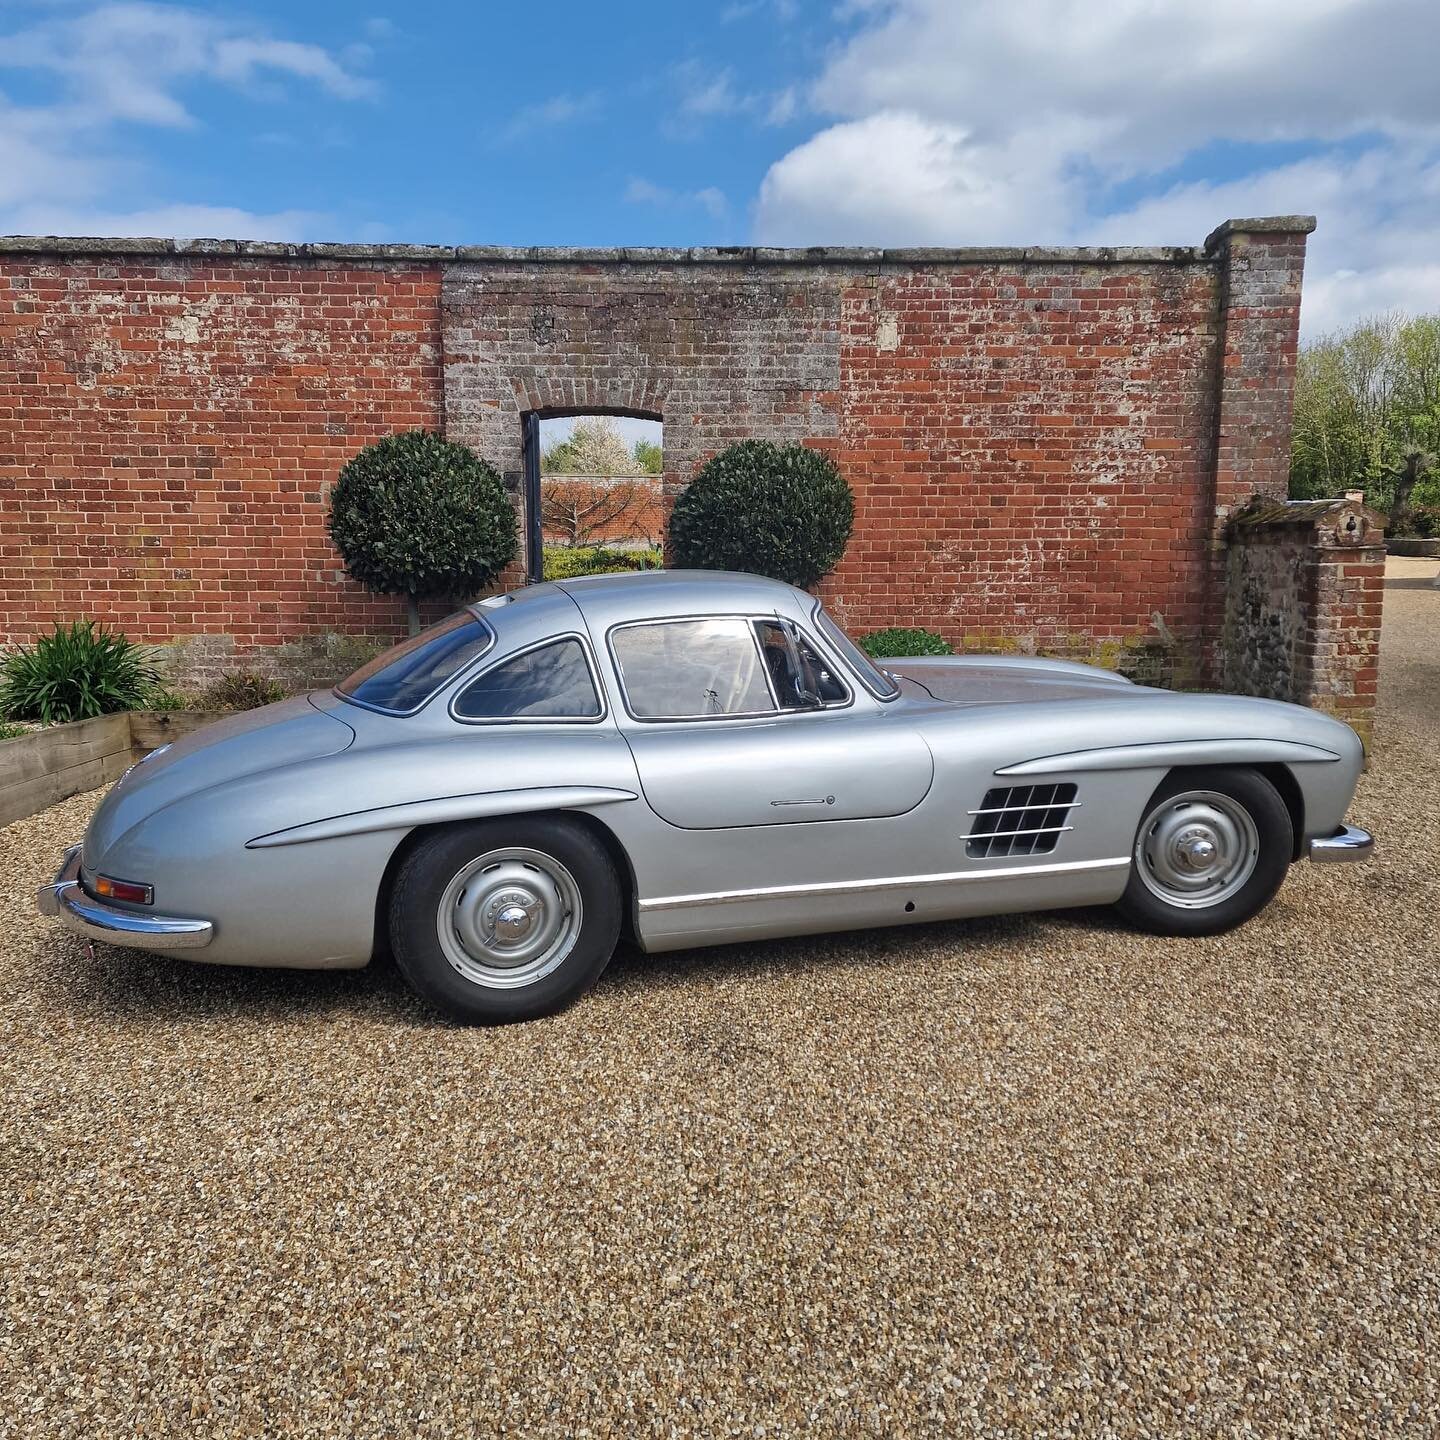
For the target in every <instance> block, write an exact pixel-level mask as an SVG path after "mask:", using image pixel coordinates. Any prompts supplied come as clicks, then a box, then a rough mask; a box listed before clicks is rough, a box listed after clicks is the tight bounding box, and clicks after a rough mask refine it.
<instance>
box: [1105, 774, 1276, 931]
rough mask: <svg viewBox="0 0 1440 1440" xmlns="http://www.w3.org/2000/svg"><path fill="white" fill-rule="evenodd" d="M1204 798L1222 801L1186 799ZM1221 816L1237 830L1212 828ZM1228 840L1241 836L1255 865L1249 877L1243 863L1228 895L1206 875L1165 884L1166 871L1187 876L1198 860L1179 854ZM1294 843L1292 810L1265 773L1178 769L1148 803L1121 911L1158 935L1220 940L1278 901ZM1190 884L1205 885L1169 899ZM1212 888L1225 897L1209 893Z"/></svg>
mask: <svg viewBox="0 0 1440 1440" xmlns="http://www.w3.org/2000/svg"><path fill="white" fill-rule="evenodd" d="M1202 795H1210V796H1214V797H1217V798H1216V799H1215V800H1213V801H1209V802H1207V801H1203V800H1200V799H1191V800H1186V799H1184V798H1182V797H1198V796H1202ZM1167 802H1173V803H1167ZM1217 815H1218V816H1219V817H1221V818H1222V819H1224V820H1225V821H1227V822H1230V823H1232V824H1233V828H1232V829H1230V830H1227V829H1226V827H1225V826H1224V825H1220V826H1216V825H1214V824H1212V823H1211V821H1212V820H1213V817H1215V816H1217ZM1187 816H1189V817H1192V818H1190V819H1187ZM1245 816H1248V821H1249V826H1250V827H1252V828H1253V836H1252V833H1251V829H1247V828H1246V824H1245V821H1244V819H1243V818H1242V817H1245ZM1222 835H1223V836H1225V837H1227V838H1228V837H1230V836H1232V835H1233V836H1235V837H1238V840H1239V842H1240V843H1239V844H1238V845H1236V846H1235V847H1234V850H1235V853H1236V855H1237V856H1241V857H1244V856H1249V857H1251V859H1252V860H1253V863H1252V865H1251V868H1250V869H1249V872H1248V875H1244V866H1243V863H1242V862H1241V861H1239V860H1237V862H1236V869H1235V871H1234V872H1233V876H1232V879H1231V883H1232V884H1233V888H1232V889H1230V890H1229V891H1228V892H1227V891H1226V890H1225V889H1224V882H1223V881H1222V880H1221V879H1219V878H1217V879H1215V880H1214V881H1213V882H1212V881H1210V880H1208V879H1207V878H1206V877H1204V876H1201V875H1197V876H1194V877H1191V876H1189V875H1185V876H1184V878H1183V879H1182V881H1181V882H1180V885H1177V886H1176V887H1175V888H1174V889H1171V887H1170V886H1168V885H1167V884H1166V876H1167V874H1170V873H1176V872H1183V870H1184V869H1185V866H1186V865H1188V864H1189V863H1191V862H1190V861H1189V860H1188V858H1186V857H1185V856H1183V855H1180V854H1178V853H1177V852H1179V851H1182V850H1184V849H1185V847H1186V846H1199V847H1200V852H1199V853H1200V855H1201V856H1202V857H1203V856H1204V849H1203V847H1204V846H1205V845H1206V844H1210V845H1212V847H1213V846H1215V845H1216V844H1217V840H1218V839H1219V837H1220V836H1222ZM1293 845H1294V829H1293V826H1292V824H1291V821H1290V812H1289V811H1288V810H1287V809H1286V808H1285V802H1284V801H1283V800H1282V799H1281V798H1280V795H1279V793H1278V792H1277V791H1276V789H1275V787H1274V786H1273V785H1272V784H1271V783H1270V782H1269V781H1268V780H1267V779H1266V778H1265V777H1264V776H1263V775H1259V774H1257V773H1256V772H1255V771H1253V770H1244V769H1239V768H1216V769H1213V770H1211V769H1193V770H1174V771H1171V773H1170V774H1169V775H1168V776H1166V778H1165V780H1164V782H1163V783H1162V784H1161V785H1160V786H1159V787H1158V788H1157V789H1156V791H1155V793H1154V794H1153V795H1152V796H1151V797H1150V799H1149V801H1147V802H1146V805H1145V810H1144V813H1143V815H1142V816H1141V819H1140V824H1139V826H1138V827H1137V829H1136V832H1135V845H1134V849H1133V850H1132V852H1131V865H1130V883H1129V884H1128V885H1127V886H1126V887H1125V894H1124V895H1123V896H1121V898H1120V900H1119V901H1118V903H1117V905H1116V908H1117V909H1118V910H1119V911H1120V913H1121V914H1122V915H1123V916H1124V917H1125V918H1126V919H1127V920H1128V921H1130V923H1131V924H1132V925H1135V926H1137V927H1138V928H1139V929H1141V930H1149V931H1151V932H1152V933H1154V934H1157V935H1218V934H1220V933H1221V932H1222V931H1225V930H1233V929H1234V928H1235V927H1236V926H1237V925H1243V924H1244V923H1245V922H1246V921H1247V920H1249V919H1251V918H1252V917H1254V916H1255V915H1258V914H1259V913H1260V911H1261V910H1263V909H1264V908H1265V907H1266V906H1267V905H1268V904H1269V903H1270V901H1271V900H1272V899H1273V898H1274V896H1275V892H1276V891H1277V890H1278V889H1279V888H1280V884H1281V882H1282V881H1283V880H1284V879H1285V873H1286V871H1287V870H1288V869H1289V868H1290V859H1291V856H1292V854H1293ZM1219 853H1220V854H1221V856H1222V857H1223V856H1224V853H1225V844H1224V843H1220V844H1219ZM1201 863H1203V859H1202V862H1201ZM1212 863H1218V862H1212ZM1242 875H1244V878H1243V879H1242ZM1184 884H1193V885H1195V886H1197V887H1198V888H1197V890H1196V891H1195V892H1194V893H1193V894H1191V895H1189V896H1188V897H1187V898H1186V900H1185V901H1184V902H1183V903H1182V902H1180V901H1179V900H1177V899H1174V898H1171V899H1167V898H1166V896H1167V893H1169V894H1170V895H1171V896H1176V895H1178V894H1179V890H1180V886H1181V885H1184ZM1212 885H1213V887H1214V893H1215V895H1217V896H1219V898H1211V897H1210V896H1207V894H1206V893H1205V892H1206V889H1207V888H1209V887H1211V886H1212Z"/></svg>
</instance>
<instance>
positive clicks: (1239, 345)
mask: <svg viewBox="0 0 1440 1440" xmlns="http://www.w3.org/2000/svg"><path fill="white" fill-rule="evenodd" d="M1304 228H1305V226H1304V224H1303V223H1302V222H1297V221H1294V220H1293V219H1291V220H1285V221H1282V222H1231V224H1230V225H1228V226H1226V227H1222V230H1221V231H1220V232H1217V235H1216V236H1215V237H1212V240H1211V241H1210V242H1209V243H1208V245H1207V247H1206V248H1204V249H1201V248H1188V249H1175V250H1145V251H1139V250H1134V251H1126V250H1122V251H1083V252H1081V251H1063V252H1061V251H1039V252H1037V251H1021V250H1006V251H1001V250H989V251H969V252H967V251H884V252H881V251H856V250H847V251H837V250H827V251H814V252H783V253H781V252H767V251H740V252H725V251H706V252H663V251H646V252H622V251H614V252H593V251H592V252H574V251H497V250H488V251H483V252H471V251H465V250H461V251H458V252H456V251H431V250H408V249H403V248H400V247H325V246H313V247H300V248H299V249H297V248H295V247H285V246H244V245H236V244H235V243H233V242H202V244H201V245H199V246H197V247H195V248H194V249H192V250H190V251H181V250H179V249H178V247H176V246H174V245H170V244H168V243H157V242H106V245H105V252H106V253H104V254H96V253H94V252H95V248H96V247H95V246H94V244H91V245H90V246H89V248H88V249H87V248H86V245H85V244H84V243H81V242H64V241H62V242H23V241H22V242H18V243H17V242H8V244H7V243H5V242H0V520H3V526H0V644H5V643H7V642H14V641H17V640H22V639H26V638H29V637H30V636H32V635H34V634H35V633H36V632H37V631H38V630H40V629H43V628H45V627H48V626H49V625H50V624H51V623H53V622H54V621H55V620H66V619H70V618H72V617H74V616H77V615H93V616H96V617H98V618H101V619H104V620H107V621H109V622H111V623H113V624H116V625H118V626H120V627H121V628H123V629H124V630H126V631H127V632H128V633H130V634H132V635H134V636H136V637H137V638H140V639H145V640H149V641H157V642H160V641H169V640H173V639H185V638H187V637H191V638H193V642H194V643H193V644H192V645H191V646H190V649H189V652H188V653H189V655H190V657H191V658H190V660H189V661H187V662H186V663H187V664H189V665H190V668H192V669H195V668H201V669H203V668H207V667H208V668H209V669H211V670H213V669H214V668H217V667H218V666H219V665H221V664H222V663H228V662H231V661H235V660H237V659H244V658H247V657H248V658H259V659H260V661H261V663H266V657H267V656H271V655H273V654H274V651H275V647H278V646H282V645H285V644H287V643H289V642H293V641H297V640H299V639H300V638H301V637H304V636H307V635H313V634H315V633H317V632H324V631H339V632H348V633H372V634H392V635H393V634H398V633H399V632H400V631H401V630H402V629H403V606H402V605H401V604H400V603H399V602H398V601H395V600H390V599H380V598H376V597H373V596H370V595H367V594H366V593H365V592H364V591H362V590H361V589H359V588H358V587H357V586H355V585H353V584H352V583H350V582H349V581H348V580H346V579H345V578H344V576H343V573H342V570H341V566H340V563H339V560H338V557H337V556H336V555H335V554H334V552H333V550H332V549H331V547H330V544H329V541H328V538H327V537H326V534H325V512H326V496H327V487H328V485H329V484H330V483H331V482H332V481H333V479H334V477H335V475H336V473H337V472H338V470H339V468H340V466H341V465H342V464H343V463H344V461H345V460H346V459H347V458H348V457H349V456H350V455H351V454H353V453H354V452H355V451H356V450H357V449H359V448H360V446H362V445H363V444H365V443H367V442H368V441H370V440H373V439H375V438H377V437H379V436H381V435H384V434H387V433H390V432H392V431H395V430H399V429H404V428H407V427H410V426H415V425H426V426H443V428H444V429H445V430H446V432H447V433H449V434H450V435H451V436H452V437H454V438H456V439H460V440H463V441H466V442H467V443H470V444H472V445H474V446H475V447H476V448H477V449H478V450H479V451H480V452H481V453H482V454H483V455H484V456H485V457H486V458H487V459H489V460H490V461H491V462H492V463H493V464H495V465H496V466H497V468H499V469H500V470H502V471H503V472H506V473H507V474H508V475H510V476H512V477H515V478H518V471H519V469H520V435H521V416H522V414H523V413H524V412H525V411H527V410H531V409H542V410H552V411H554V410H561V411H564V410H583V409H591V408H598V409H613V410H619V411H630V412H632V413H633V412H640V413H646V414H656V415H660V416H661V417H662V418H663V420H664V422H665V434H664V448H665V478H664V485H665V490H666V493H667V494H669V495H671V496H673V495H674V494H675V493H676V492H677V491H678V490H679V489H680V488H681V487H683V486H684V485H685V484H687V483H688V482H689V480H690V479H691V478H692V476H693V474H694V472H695V470H696V468H698V466H699V465H700V464H702V463H703V462H704V461H705V459H707V458H708V457H709V456H710V455H713V454H714V453H715V452H716V451H718V450H719V449H721V448H723V446H724V445H726V444H728V443H729V442H730V441H732V440H736V439H741V438H747V437H751V436H754V437H760V438H767V439H774V440H779V441H802V442H804V443H807V444H811V445H815V446H817V447H819V448H823V449H825V450H826V451H828V452H829V453H831V454H832V455H834V456H835V457H836V458H837V459H838V460H839V462H840V464H841V467H842V470H843V471H844V473H845V475H846V478H847V479H848V480H849V481H850V483H851V485H852V486H853V487H854V489H855V492H856V499H857V525H856V533H855V538H854V540H853V542H852V545H851V548H850V551H849V553H848V554H847V556H846V558H845V560H844V562H843V563H842V565H841V567H840V569H839V571H838V572H837V574H836V575H835V576H834V577H832V578H831V579H829V580H827V581H826V582H825V585H824V591H825V593H826V595H827V597H828V598H829V599H831V600H832V601H833V602H834V604H835V605H836V607H837V608H838V609H839V610H840V611H841V612H842V613H843V615H844V618H845V619H846V620H847V622H848V623H850V624H851V626H852V627H853V628H855V629H857V630H860V631H864V630H867V629H872V628H879V627H882V626H886V625H896V624H901V625H911V624H913V625H923V626H927V627H929V628H931V629H936V630H939V631H941V632H942V633H943V634H945V635H947V636H948V637H949V638H950V639H952V640H953V641H956V642H957V643H960V644H964V645H967V646H969V647H971V648H994V647H996V646H1000V647H1003V648H1021V649H1032V648H1043V649H1047V650H1052V651H1064V652H1068V653H1074V654H1081V655H1100V656H1101V657H1103V658H1113V657H1114V655H1115V653H1116V647H1117V646H1118V644H1119V643H1120V642H1123V641H1126V640H1133V639H1135V638H1137V637H1139V636H1142V635H1144V634H1145V633H1146V632H1147V631H1150V629H1151V626H1152V616H1154V615H1157V614H1158V615H1159V616H1160V617H1161V620H1162V623H1163V625H1164V627H1165V628H1166V630H1167V632H1169V633H1171V634H1173V635H1174V636H1176V637H1178V639H1179V642H1180V644H1181V645H1182V646H1183V647H1189V648H1190V649H1191V650H1192V651H1193V652H1194V653H1195V654H1197V655H1198V654H1199V653H1200V652H1201V651H1202V650H1208V649H1210V648H1212V642H1213V641H1214V639H1215V637H1216V635H1217V633H1218V630H1219V626H1220V619H1221V613H1220V610H1219V608H1217V605H1216V603H1215V597H1216V595H1217V594H1218V591H1219V587H1218V585H1217V583H1216V571H1215V568H1214V562H1213V546H1214V544H1215V543H1216V542H1215V537H1216V534H1217V528H1216V527H1217V521H1218V519H1219V518H1222V514H1223V512H1226V511H1227V509H1228V507H1230V506H1231V505H1233V503H1235V502H1236V500H1237V497H1241V496H1242V492H1244V493H1248V489H1249V488H1251V487H1259V488H1263V489H1266V490H1268V491H1271V492H1273V491H1274V488H1275V486H1276V485H1277V484H1279V485H1283V467H1282V462H1283V446H1284V437H1285V435H1286V434H1288V424H1289V403H1290V397H1289V386H1290V380H1291V376H1292V374H1293V363H1294V332H1295V319H1296V315H1297V314H1298V300H1299V276H1300V267H1301V263H1302V260H1303V249H1304V239H1303V230H1304ZM27 247H28V253H27ZM1242 262H1243V264H1242ZM252 651H254V652H255V655H254V656H249V652H252ZM197 656H199V657H200V660H196V658H195V657H197ZM202 662H203V663H202Z"/></svg>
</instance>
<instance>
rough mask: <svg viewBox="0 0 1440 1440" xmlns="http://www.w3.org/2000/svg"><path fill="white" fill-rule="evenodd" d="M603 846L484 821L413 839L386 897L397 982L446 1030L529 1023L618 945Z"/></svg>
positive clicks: (564, 823)
mask: <svg viewBox="0 0 1440 1440" xmlns="http://www.w3.org/2000/svg"><path fill="white" fill-rule="evenodd" d="M620 916H621V896H620V883H619V879H618V877H617V876H616V874H615V866H614V865H613V863H612V862H611V859H610V856H609V854H608V853H607V852H606V850H605V847H604V846H603V845H602V844H601V843H600V842H599V841H598V840H597V839H596V838H595V837H594V836H593V835H591V834H590V832H589V831H588V830H586V829H584V828H583V827H582V826H580V825H578V824H576V823H575V822H574V821H569V820H564V819H559V818H555V817H552V816H545V815H537V816H520V817H517V818H515V819H513V820H482V821H475V822H472V823H470V824H465V825H457V826H451V827H448V828H446V829H444V830H437V831H435V832H433V833H431V834H428V835H426V836H424V837H422V838H421V840H420V841H419V842H418V843H417V844H416V845H415V846H414V848H413V849H412V850H411V851H410V852H409V854H408V855H406V856H405V858H404V860H402V861H401V864H400V868H399V870H398V871H397V872H396V875H395V884H394V888H393V889H392V891H391V897H390V943H391V946H392V948H393V949H394V952H395V962H396V964H397V965H398V966H399V968H400V972H401V974H403V975H404V976H405V978H406V979H407V980H408V981H409V982H410V984H411V985H412V986H414V988H415V989H416V990H417V991H419V993H420V994H421V995H423V996H424V997H425V998H426V999H427V1000H429V1001H431V1003H432V1004H434V1005H435V1006H436V1007H437V1008H438V1009H440V1010H442V1011H443V1012H444V1013H445V1014H446V1015H448V1016H449V1017H450V1018H451V1019H454V1020H459V1021H462V1022H466V1023H474V1022H500V1021H507V1020H529V1019H533V1018H534V1017H536V1016H539V1015H548V1014H551V1013H553V1012H554V1011H556V1010H559V1009H562V1008H563V1007H564V1006H566V1005H568V1004H570V1002H571V1001H572V1000H574V999H575V998H576V997H577V996H579V995H581V994H583V993H584V992H585V991H586V990H588V989H589V988H590V986H591V985H593V984H594V983H595V981H596V980H597V979H598V978H599V976H600V973H601V971H603V970H604V968H605V966H606V964H607V963H608V962H609V960H610V956H611V955H612V954H613V953H614V950H615V942H616V940H617V939H618V937H619V934H620Z"/></svg>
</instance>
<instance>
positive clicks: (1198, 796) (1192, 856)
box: [1135, 790, 1260, 910]
mask: <svg viewBox="0 0 1440 1440" xmlns="http://www.w3.org/2000/svg"><path fill="white" fill-rule="evenodd" d="M1259 858H1260V831H1259V829H1258V828H1257V827H1256V824H1255V821H1254V818H1253V817H1252V816H1251V814H1250V812H1249V811H1248V810H1247V809H1246V808H1245V807H1244V806H1243V805H1242V804H1241V803H1240V802H1239V801H1238V800H1235V799H1233V798H1232V797H1231V796H1229V795H1221V794H1219V793H1218V792H1217V791H1214V790H1187V791H1185V792H1184V794H1181V795H1171V796H1169V797H1168V798H1166V799H1164V800H1162V801H1161V802H1160V803H1159V804H1158V805H1156V806H1155V808H1154V809H1153V810H1151V811H1150V813H1149V814H1148V815H1147V816H1146V817H1145V819H1144V822H1143V823H1142V824H1141V826H1140V833H1139V834H1138V835H1137V836H1136V839H1135V868H1136V870H1137V871H1138V872H1139V875H1140V879H1141V880H1142V881H1143V882H1144V885H1145V888H1146V889H1147V890H1149V891H1150V893H1151V894H1152V895H1155V896H1157V897H1158V898H1159V899H1161V900H1163V901H1164V902H1165V903H1166V904H1167V905H1176V906H1179V907H1180V908H1181V909H1185V910H1207V909H1209V908H1210V907H1211V906H1213V905H1219V904H1221V903H1223V902H1224V901H1226V900H1228V899H1230V897H1231V896H1232V895H1235V894H1237V893H1238V892H1239V891H1240V890H1241V889H1243V888H1244V886H1245V883H1246V881H1248V880H1249V879H1250V877H1251V876H1252V875H1253V874H1254V873H1255V866H1256V864H1257V862H1258V861H1259Z"/></svg>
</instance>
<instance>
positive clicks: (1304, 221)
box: [1202, 215, 1315, 255]
mask: <svg viewBox="0 0 1440 1440" xmlns="http://www.w3.org/2000/svg"><path fill="white" fill-rule="evenodd" d="M1314 228H1315V217H1314V216H1313V215H1258V216H1254V217H1253V218H1251V219H1249V220H1226V221H1224V222H1223V223H1222V224H1220V225H1217V226H1216V227H1215V228H1214V229H1213V230H1212V231H1211V232H1210V233H1209V234H1208V235H1207V236H1206V237H1205V244H1204V246H1203V247H1202V248H1203V249H1204V252H1205V254H1207V255H1214V254H1215V252H1216V251H1217V250H1219V249H1220V247H1221V246H1222V245H1224V244H1225V243H1226V241H1228V240H1229V239H1230V237H1231V236H1232V235H1308V234H1309V233H1310V232H1311V231H1312V230H1313V229H1314Z"/></svg>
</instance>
